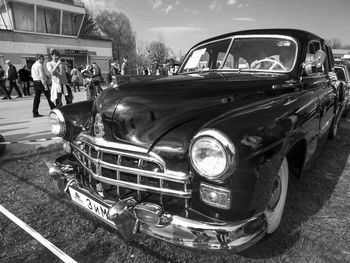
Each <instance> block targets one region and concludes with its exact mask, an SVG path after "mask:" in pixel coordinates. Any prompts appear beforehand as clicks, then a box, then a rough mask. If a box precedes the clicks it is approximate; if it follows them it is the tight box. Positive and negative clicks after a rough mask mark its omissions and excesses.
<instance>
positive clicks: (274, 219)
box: [265, 158, 289, 234]
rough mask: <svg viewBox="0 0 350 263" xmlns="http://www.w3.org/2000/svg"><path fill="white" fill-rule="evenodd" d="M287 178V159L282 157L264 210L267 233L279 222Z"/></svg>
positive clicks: (284, 199) (283, 204)
mask: <svg viewBox="0 0 350 263" xmlns="http://www.w3.org/2000/svg"><path fill="white" fill-rule="evenodd" d="M288 180H289V171H288V162H287V159H286V158H284V160H283V162H282V164H281V167H280V169H279V171H278V174H277V176H276V178H275V182H274V188H273V190H272V193H271V197H270V200H269V202H268V205H267V207H266V210H265V216H266V221H267V233H268V234H272V233H273V232H275V231H276V229H277V228H278V226H279V225H280V223H281V219H282V214H283V210H284V206H285V204H286V198H287V191H288Z"/></svg>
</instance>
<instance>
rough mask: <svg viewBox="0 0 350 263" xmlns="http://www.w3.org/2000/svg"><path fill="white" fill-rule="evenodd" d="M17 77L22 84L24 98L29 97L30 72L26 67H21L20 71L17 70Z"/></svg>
mask: <svg viewBox="0 0 350 263" xmlns="http://www.w3.org/2000/svg"><path fill="white" fill-rule="evenodd" d="M18 75H19V79H20V82H21V84H22V91H23V94H24V95H25V96H26V95H28V96H30V91H29V89H30V81H31V76H30V71H29V70H28V68H27V66H26V65H23V66H22V68H21V69H20V70H18Z"/></svg>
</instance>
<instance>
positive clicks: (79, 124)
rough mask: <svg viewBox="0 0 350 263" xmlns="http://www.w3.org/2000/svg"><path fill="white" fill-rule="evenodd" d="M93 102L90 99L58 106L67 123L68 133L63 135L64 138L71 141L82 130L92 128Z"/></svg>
mask: <svg viewBox="0 0 350 263" xmlns="http://www.w3.org/2000/svg"><path fill="white" fill-rule="evenodd" d="M93 104H94V101H92V100H88V101H82V102H77V103H73V104H68V105H65V106H62V107H60V108H58V110H60V111H61V113H62V115H63V117H64V120H65V123H66V133H65V135H64V136H63V139H64V140H66V141H69V142H71V141H73V140H74V139H75V138H76V137H77V136H78V134H79V133H80V132H82V131H89V130H90V128H91V125H92V112H93Z"/></svg>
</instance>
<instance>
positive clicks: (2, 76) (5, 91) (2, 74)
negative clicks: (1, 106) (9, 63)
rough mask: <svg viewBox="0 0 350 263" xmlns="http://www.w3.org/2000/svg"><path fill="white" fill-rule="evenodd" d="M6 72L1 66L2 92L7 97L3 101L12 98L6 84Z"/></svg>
mask: <svg viewBox="0 0 350 263" xmlns="http://www.w3.org/2000/svg"><path fill="white" fill-rule="evenodd" d="M4 77H5V71H4V70H3V69H2V67H1V66H0V91H1V92H2V93H3V95H4V96H5V97H3V98H2V100H10V99H11V96H10V94H9V92H8V91H7V89H6V84H5V79H4Z"/></svg>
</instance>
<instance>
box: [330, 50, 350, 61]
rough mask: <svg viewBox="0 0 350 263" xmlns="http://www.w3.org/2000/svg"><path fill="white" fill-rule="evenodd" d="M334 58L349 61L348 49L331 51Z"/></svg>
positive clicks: (349, 51) (349, 52)
mask: <svg viewBox="0 0 350 263" xmlns="http://www.w3.org/2000/svg"><path fill="white" fill-rule="evenodd" d="M332 52H333V56H334V58H335V59H336V60H337V59H341V60H344V59H346V60H349V59H350V49H332Z"/></svg>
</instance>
